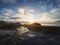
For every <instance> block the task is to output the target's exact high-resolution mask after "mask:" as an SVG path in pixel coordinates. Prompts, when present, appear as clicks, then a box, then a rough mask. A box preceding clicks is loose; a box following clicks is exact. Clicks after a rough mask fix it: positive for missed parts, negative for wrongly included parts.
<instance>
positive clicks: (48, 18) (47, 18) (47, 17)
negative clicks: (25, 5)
mask: <svg viewBox="0 0 60 45" xmlns="http://www.w3.org/2000/svg"><path fill="white" fill-rule="evenodd" d="M41 15H42V16H41V21H53V18H52V17H51V16H50V14H49V13H47V12H45V13H43V14H41Z"/></svg>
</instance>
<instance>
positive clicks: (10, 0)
mask: <svg viewBox="0 0 60 45" xmlns="http://www.w3.org/2000/svg"><path fill="white" fill-rule="evenodd" d="M2 1H3V2H4V3H12V4H13V3H16V0H2Z"/></svg>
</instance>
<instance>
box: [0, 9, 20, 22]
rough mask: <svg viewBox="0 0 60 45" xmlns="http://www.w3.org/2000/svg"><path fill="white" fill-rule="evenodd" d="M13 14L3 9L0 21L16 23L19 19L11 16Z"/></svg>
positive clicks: (11, 11) (9, 10)
mask: <svg viewBox="0 0 60 45" xmlns="http://www.w3.org/2000/svg"><path fill="white" fill-rule="evenodd" d="M13 13H15V12H14V11H13V10H12V9H3V10H2V14H0V21H16V20H17V19H20V17H18V16H15V15H13Z"/></svg>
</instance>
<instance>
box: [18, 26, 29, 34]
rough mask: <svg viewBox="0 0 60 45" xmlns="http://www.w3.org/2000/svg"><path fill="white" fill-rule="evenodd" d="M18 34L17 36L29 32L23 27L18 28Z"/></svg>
mask: <svg viewBox="0 0 60 45" xmlns="http://www.w3.org/2000/svg"><path fill="white" fill-rule="evenodd" d="M17 30H18V33H19V34H23V33H26V32H29V29H27V28H25V27H22V26H21V28H18V29H17Z"/></svg>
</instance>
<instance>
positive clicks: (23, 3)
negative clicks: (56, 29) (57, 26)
mask: <svg viewBox="0 0 60 45" xmlns="http://www.w3.org/2000/svg"><path fill="white" fill-rule="evenodd" d="M1 20H2V21H13V22H14V21H20V22H21V21H22V22H40V23H46V22H53V21H56V20H60V0H0V21H1Z"/></svg>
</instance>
